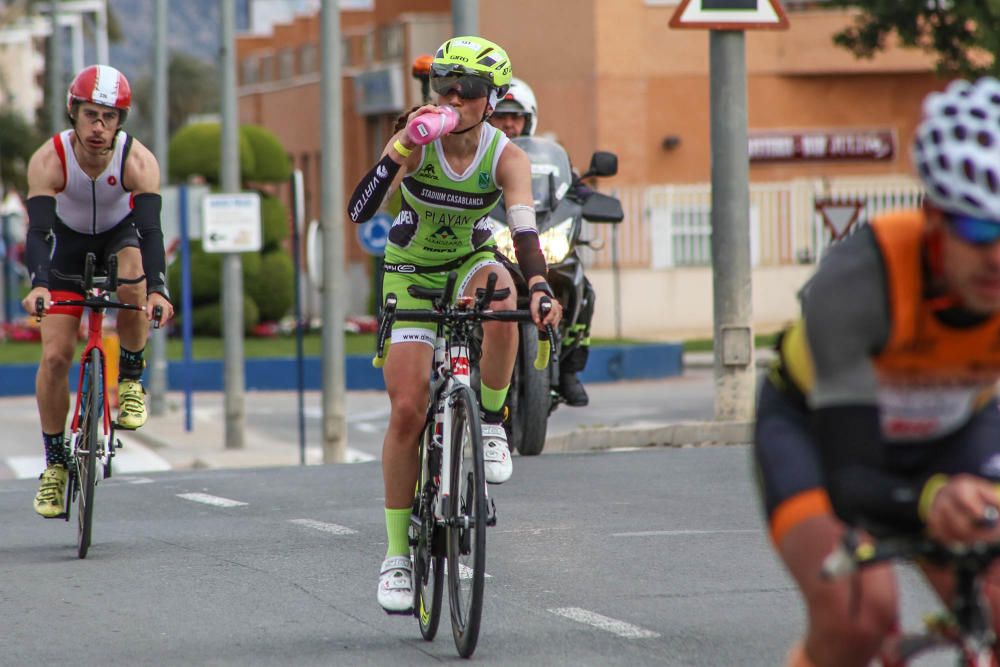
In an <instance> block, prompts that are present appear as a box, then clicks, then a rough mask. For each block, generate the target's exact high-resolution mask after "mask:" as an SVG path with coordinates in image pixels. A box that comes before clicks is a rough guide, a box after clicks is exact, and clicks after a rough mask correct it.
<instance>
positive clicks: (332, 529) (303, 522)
mask: <svg viewBox="0 0 1000 667" xmlns="http://www.w3.org/2000/svg"><path fill="white" fill-rule="evenodd" d="M289 523H294V524H296V525H298V526H305V527H306V528H313V529H315V530H321V531H323V532H324V533H331V534H333V535H354V534H355V533H357V532H358V531H356V530H352V529H350V528H348V527H347V526H340V525H337V524H335V523H323V522H322V521H314V520H312V519H289Z"/></svg>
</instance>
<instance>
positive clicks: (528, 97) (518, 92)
mask: <svg viewBox="0 0 1000 667" xmlns="http://www.w3.org/2000/svg"><path fill="white" fill-rule="evenodd" d="M495 113H516V114H519V115H521V116H524V130H523V131H522V132H521V136H524V137H530V136H534V134H535V128H536V127H538V103H537V102H536V101H535V91H533V90H532V89H531V86H529V85H528V84H526V83H525V82H524V81H522V80H521V79H518V78H516V77H515V78H512V79H511V80H510V88H509V89H508V90H507V94H506V95H504V97H503V99H501V100H500V101H499V102H498V103H497V107H496V110H495Z"/></svg>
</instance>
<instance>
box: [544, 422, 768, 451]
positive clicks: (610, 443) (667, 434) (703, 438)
mask: <svg viewBox="0 0 1000 667" xmlns="http://www.w3.org/2000/svg"><path fill="white" fill-rule="evenodd" d="M753 426H754V423H753V422H674V423H665V424H650V425H641V426H615V427H597V428H583V429H577V430H575V431H571V432H569V433H563V434H560V435H554V436H550V437H549V438H546V440H545V451H546V452H551V453H556V452H581V451H594V450H602V449H618V448H622V447H683V446H702V445H742V444H747V443H749V442H751V441H752V439H753Z"/></svg>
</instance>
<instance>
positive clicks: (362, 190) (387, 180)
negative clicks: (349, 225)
mask: <svg viewBox="0 0 1000 667" xmlns="http://www.w3.org/2000/svg"><path fill="white" fill-rule="evenodd" d="M401 166H402V165H400V164H399V163H398V162H394V161H393V159H392V158H391V157H389V156H388V155H384V156H382V159H381V160H379V161H378V162H377V163H376V164H375V166H374V167H372V168H371V171H369V172H368V173H367V174H365V177H364V178H362V179H361V182H360V183H358V187H356V188H354V194H352V195H351V200H350V201H349V202H348V203H347V212H348V214H350V216H351V222H355V223H362V222H366V221H368V220H370V219H371V217H372V216H373V215H375V213H376V211H378V207H379V206H381V205H382V200H383V199H385V196H386V194H387V193H388V192H389V188H390V187H391V186H392V179H393V178H395V177H396V173H397V172H398V171H399V168H400V167H401Z"/></svg>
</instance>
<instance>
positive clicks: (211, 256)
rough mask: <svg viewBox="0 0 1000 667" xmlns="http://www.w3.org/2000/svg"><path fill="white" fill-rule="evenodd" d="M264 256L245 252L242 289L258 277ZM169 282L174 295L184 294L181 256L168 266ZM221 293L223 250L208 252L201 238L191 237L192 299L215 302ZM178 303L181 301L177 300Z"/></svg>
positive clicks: (193, 301) (197, 304) (245, 288)
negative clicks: (221, 252)
mask: <svg viewBox="0 0 1000 667" xmlns="http://www.w3.org/2000/svg"><path fill="white" fill-rule="evenodd" d="M260 264H261V257H260V254H258V253H255V252H248V253H243V255H242V265H243V291H244V292H247V291H248V290H247V287H246V286H247V284H248V283H252V282H254V281H255V280H257V276H258V275H259V274H260ZM167 284H168V285H169V286H170V293H171V294H173V295H175V297H174V298H175V299H178V300H179V299H180V295H181V261H180V257H178V258H177V259H176V260H175V261H174V263H173V264H171V265H170V267H169V268H168V269H167ZM221 294H222V254H220V253H214V252H205V251H204V250H203V249H202V246H201V240H199V239H192V241H191V303H192V304H193V305H195V306H200V305H202V304H206V303H216V302H217V301H219V299H220V298H221ZM178 303H179V301H178Z"/></svg>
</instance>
